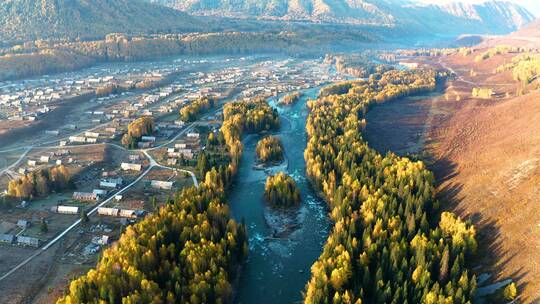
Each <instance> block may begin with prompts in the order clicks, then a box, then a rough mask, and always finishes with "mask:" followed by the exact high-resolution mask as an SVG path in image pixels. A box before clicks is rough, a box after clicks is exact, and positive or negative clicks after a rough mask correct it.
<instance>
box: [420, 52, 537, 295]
mask: <svg viewBox="0 0 540 304" xmlns="http://www.w3.org/2000/svg"><path fill="white" fill-rule="evenodd" d="M476 55H477V53H475V54H472V55H470V56H467V57H463V56H460V55H455V56H450V57H448V58H443V59H442V61H443V62H444V63H445V65H446V66H449V67H451V68H452V69H453V70H455V71H456V72H457V74H458V75H459V78H458V79H457V80H453V81H450V82H449V84H448V89H447V93H449V92H460V93H461V94H462V96H464V97H463V99H462V100H461V101H460V102H456V101H455V100H450V101H444V100H441V101H439V102H438V104H437V105H436V106H435V109H436V110H435V111H439V112H438V113H445V114H444V115H440V116H441V117H443V118H441V119H440V120H439V121H437V122H436V123H434V124H433V126H432V133H431V139H432V142H433V145H432V146H431V148H432V150H433V152H434V155H435V156H436V160H437V162H436V163H435V171H436V175H437V178H438V179H439V180H440V181H441V185H440V190H441V191H442V193H444V195H445V196H446V198H448V199H449V201H450V202H451V204H450V205H449V206H447V207H446V208H448V209H452V210H454V211H456V212H457V213H458V214H460V215H461V216H463V217H465V218H467V219H470V220H472V221H473V223H474V224H475V225H476V227H477V229H478V232H479V233H478V241H479V245H480V246H479V254H478V257H479V261H476V263H479V264H480V265H479V266H481V267H480V268H479V270H478V271H479V272H481V273H490V274H493V278H492V279H493V280H494V281H501V280H504V279H507V278H511V279H512V280H514V281H515V282H516V283H517V286H518V289H519V291H520V295H521V298H520V302H523V303H539V301H540V251H539V250H538V248H540V213H539V212H538V208H539V207H538V194H539V193H540V103H539V102H538V100H539V99H540V91H538V90H534V86H531V87H530V88H529V89H531V90H532V91H530V92H529V93H527V94H525V95H523V96H518V97H515V92H516V89H517V84H516V83H515V82H514V81H513V80H512V76H511V73H510V72H505V73H502V74H493V69H494V67H496V66H498V65H500V64H502V63H504V62H508V61H510V60H511V59H510V58H509V57H511V55H501V56H496V57H494V58H491V59H488V60H485V61H482V62H480V63H476V62H474V57H475V56H476ZM470 69H474V70H475V72H476V75H475V76H471V75H470V74H469V73H468V71H470ZM477 86H481V87H489V88H492V89H493V90H494V92H495V95H494V97H493V98H491V99H489V100H480V99H474V98H470V92H471V88H472V87H477ZM506 93H509V94H510V95H509V97H507V95H506ZM465 94H466V95H465ZM450 95H451V94H450ZM465 96H467V97H465Z"/></svg>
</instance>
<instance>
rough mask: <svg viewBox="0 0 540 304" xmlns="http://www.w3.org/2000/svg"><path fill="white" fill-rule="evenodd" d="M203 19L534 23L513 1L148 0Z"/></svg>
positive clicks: (463, 26)
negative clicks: (217, 17)
mask: <svg viewBox="0 0 540 304" xmlns="http://www.w3.org/2000/svg"><path fill="white" fill-rule="evenodd" d="M148 1H151V2H154V3H159V4H162V5H165V6H169V7H173V8H176V9H179V10H181V11H185V12H189V13H193V14H197V15H214V16H227V17H241V18H258V19H278V20H287V21H309V22H330V23H347V24H370V25H379V26H387V27H401V28H405V29H407V28H408V29H411V30H412V31H422V32H432V33H433V32H436V33H448V34H457V33H464V32H473V33H495V34H501V33H508V32H511V31H514V30H516V29H518V28H520V27H522V26H523V25H525V24H527V23H528V22H530V21H532V20H533V19H534V17H533V15H532V14H531V13H530V12H528V11H527V10H526V9H525V8H523V7H521V6H519V5H517V4H514V3H512V2H508V1H488V2H486V3H484V4H465V3H454V4H448V5H423V4H419V3H418V2H415V1H413V0H267V1H262V0H235V1H232V0H148Z"/></svg>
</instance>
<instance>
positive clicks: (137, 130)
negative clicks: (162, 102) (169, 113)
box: [121, 116, 155, 149]
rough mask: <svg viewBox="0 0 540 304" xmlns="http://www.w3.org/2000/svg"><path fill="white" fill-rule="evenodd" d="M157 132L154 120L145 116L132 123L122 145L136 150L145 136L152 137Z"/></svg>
mask: <svg viewBox="0 0 540 304" xmlns="http://www.w3.org/2000/svg"><path fill="white" fill-rule="evenodd" d="M154 131H155V123H154V118H152V117H150V116H143V117H139V118H137V119H135V120H134V121H132V122H130V123H129V125H128V129H127V133H126V134H124V136H122V140H121V142H122V145H124V146H126V147H128V148H130V149H134V148H137V143H138V142H139V141H140V140H141V138H142V137H143V136H147V135H152V134H154Z"/></svg>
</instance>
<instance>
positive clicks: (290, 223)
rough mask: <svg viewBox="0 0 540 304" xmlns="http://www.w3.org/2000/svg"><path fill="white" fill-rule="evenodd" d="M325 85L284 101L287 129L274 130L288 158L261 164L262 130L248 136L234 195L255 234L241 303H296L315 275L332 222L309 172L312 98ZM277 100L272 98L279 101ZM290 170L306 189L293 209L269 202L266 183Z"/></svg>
mask: <svg viewBox="0 0 540 304" xmlns="http://www.w3.org/2000/svg"><path fill="white" fill-rule="evenodd" d="M318 91H319V88H312V89H308V90H305V91H304V92H303V93H304V95H303V97H302V98H301V100H300V101H298V102H297V103H296V104H294V105H292V106H284V107H278V110H279V112H280V118H281V129H280V131H279V132H276V133H275V134H274V135H276V136H278V137H279V138H280V139H281V141H282V144H283V147H284V149H285V154H286V161H285V162H284V163H283V164H281V165H279V166H276V167H273V168H268V169H266V170H260V169H257V168H256V167H254V165H255V163H256V159H255V158H256V156H255V146H256V145H257V141H258V140H259V139H260V138H261V136H255V135H251V136H248V137H246V138H245V139H244V153H243V156H242V161H241V164H240V170H239V173H238V176H237V183H236V186H235V187H234V188H233V189H232V190H231V194H230V196H229V197H228V201H229V203H230V205H231V209H232V214H233V216H234V218H235V219H237V220H238V221H240V220H242V219H244V221H245V223H246V226H247V229H248V235H249V258H248V261H247V263H246V264H245V265H244V268H243V269H242V274H241V276H240V282H239V284H238V289H237V294H236V297H235V302H236V303H258V304H264V303H295V302H300V301H301V300H302V294H301V292H302V291H303V290H304V287H305V284H306V283H307V281H308V280H309V278H310V268H311V265H312V264H313V262H315V260H316V259H317V258H318V257H319V255H320V253H321V251H322V248H323V246H324V243H325V242H326V239H327V237H328V233H329V229H330V227H331V223H330V220H329V219H328V217H327V212H328V210H327V208H326V203H325V202H324V201H323V200H322V199H321V198H319V197H318V196H317V195H316V193H315V191H313V189H311V187H310V185H309V182H308V180H307V179H306V177H305V166H306V164H305V161H304V156H303V155H304V149H305V147H306V140H307V138H306V131H305V124H306V118H307V115H308V110H307V108H306V101H307V100H308V99H309V98H315V97H316V95H317V93H318ZM274 102H275V100H271V104H273V103H274ZM277 171H285V172H286V173H288V174H289V175H291V176H292V177H293V178H294V179H295V181H296V183H297V185H298V187H299V189H300V191H301V194H302V204H301V207H299V208H298V209H297V210H293V211H291V212H289V213H282V212H277V211H273V210H271V209H269V208H267V206H266V204H265V202H264V200H263V195H264V183H265V181H266V177H267V175H268V174H272V173H273V172H277Z"/></svg>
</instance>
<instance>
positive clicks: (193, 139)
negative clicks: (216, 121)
mask: <svg viewBox="0 0 540 304" xmlns="http://www.w3.org/2000/svg"><path fill="white" fill-rule="evenodd" d="M186 136H187V138H186V139H185V140H182V141H179V142H178V143H176V144H175V145H174V148H167V157H168V158H167V164H168V165H169V166H174V165H176V164H177V163H178V159H181V158H183V159H187V160H189V159H193V158H194V157H195V155H196V153H198V152H199V151H200V140H199V137H200V134H199V133H196V132H190V133H188V134H186Z"/></svg>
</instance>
